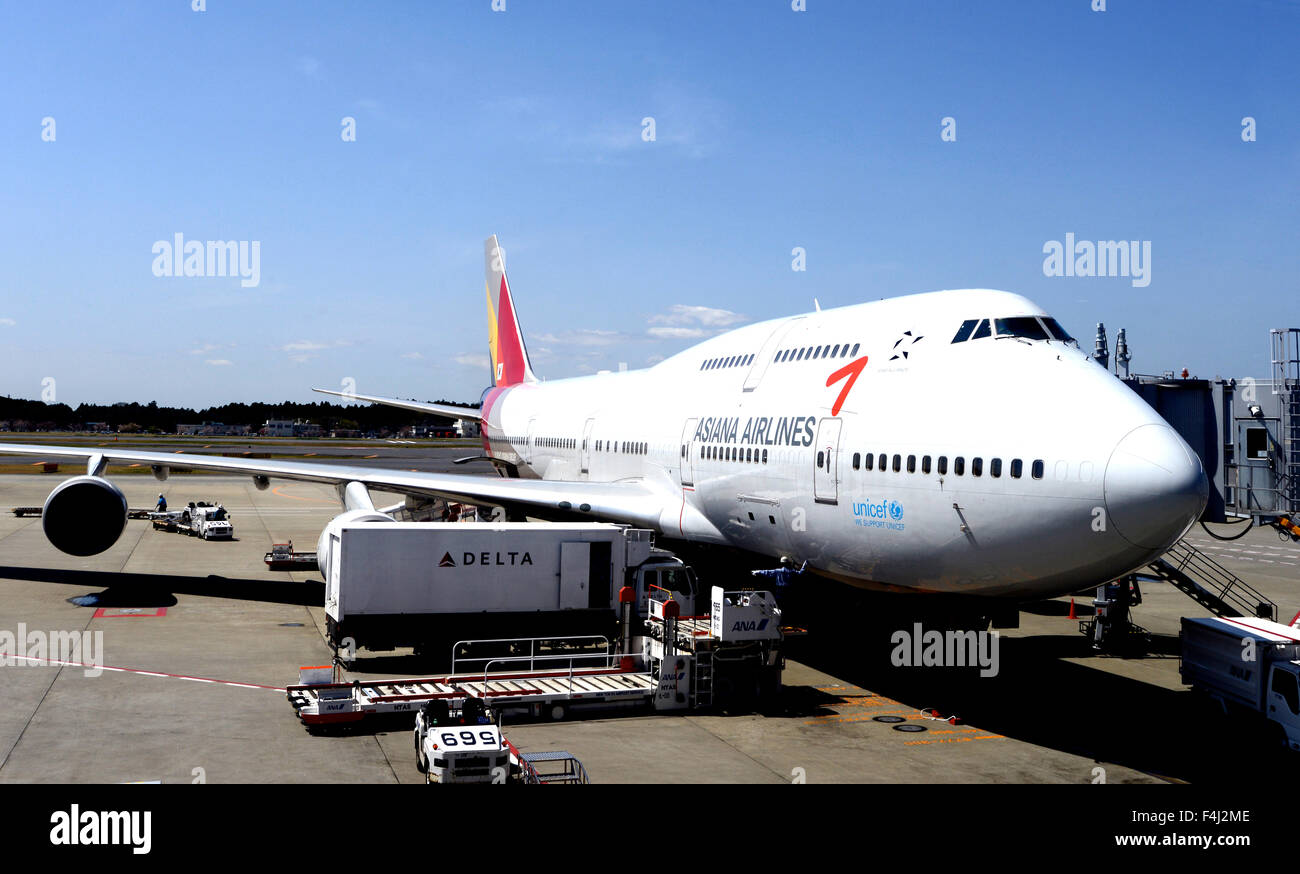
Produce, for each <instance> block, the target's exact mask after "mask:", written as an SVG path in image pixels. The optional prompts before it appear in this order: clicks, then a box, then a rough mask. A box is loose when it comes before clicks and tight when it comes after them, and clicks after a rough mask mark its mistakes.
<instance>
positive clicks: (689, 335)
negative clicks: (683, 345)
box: [646, 325, 712, 340]
mask: <svg viewBox="0 0 1300 874" xmlns="http://www.w3.org/2000/svg"><path fill="white" fill-rule="evenodd" d="M646 333H647V334H649V335H650V336H651V337H655V338H657V339H660V340H700V339H703V338H704V337H707V336H709V334H710V333H712V332H711V331H706V330H704V329H703V328H685V327H674V326H670V325H656V326H655V327H653V328H649V329H647V330H646Z"/></svg>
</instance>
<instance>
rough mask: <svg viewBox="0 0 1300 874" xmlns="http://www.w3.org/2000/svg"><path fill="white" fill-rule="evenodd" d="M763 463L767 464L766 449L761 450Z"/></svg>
mask: <svg viewBox="0 0 1300 874" xmlns="http://www.w3.org/2000/svg"><path fill="white" fill-rule="evenodd" d="M763 463H764V464H767V450H766V449H764V450H763Z"/></svg>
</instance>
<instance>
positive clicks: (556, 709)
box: [547, 704, 565, 722]
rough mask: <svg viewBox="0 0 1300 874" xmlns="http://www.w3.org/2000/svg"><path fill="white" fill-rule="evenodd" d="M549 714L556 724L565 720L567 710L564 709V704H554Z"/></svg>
mask: <svg viewBox="0 0 1300 874" xmlns="http://www.w3.org/2000/svg"><path fill="white" fill-rule="evenodd" d="M547 714H548V715H549V716H550V717H551V719H552V720H553V721H555V722H559V721H560V720H561V719H563V718H564V716H565V708H564V705H563V704H552V705H551V709H550V710H549V711H547Z"/></svg>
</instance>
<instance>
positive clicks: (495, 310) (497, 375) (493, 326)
mask: <svg viewBox="0 0 1300 874" xmlns="http://www.w3.org/2000/svg"><path fill="white" fill-rule="evenodd" d="M483 259H484V268H485V271H486V273H487V284H486V290H487V310H488V352H489V355H490V357H491V361H492V384H493V385H495V386H498V387H503V386H509V385H518V384H519V383H521V382H528V383H534V382H537V377H536V376H534V375H533V368H532V365H531V364H529V361H528V349H527V347H525V346H524V332H523V329H522V328H520V326H519V317H518V315H517V314H516V312H515V302H514V297H513V296H512V295H511V292H510V282H509V281H508V280H507V279H506V263H505V250H503V249H502V248H501V246H500V245H499V244H498V243H497V236H496V234H493V235H492V236H490V237H488V238H487V241H486V243H485V244H484V253H483Z"/></svg>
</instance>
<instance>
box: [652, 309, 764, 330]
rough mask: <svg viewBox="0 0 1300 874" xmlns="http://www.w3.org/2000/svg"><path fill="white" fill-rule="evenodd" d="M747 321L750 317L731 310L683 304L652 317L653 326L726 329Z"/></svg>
mask: <svg viewBox="0 0 1300 874" xmlns="http://www.w3.org/2000/svg"><path fill="white" fill-rule="evenodd" d="M747 321H749V317H748V316H744V315H741V314H740V313H733V312H732V311H731V310H723V309H718V308H716V307H704V306H691V305H689V304H682V303H675V304H673V305H672V306H670V307H669V308H668V312H666V313H660V314H658V315H655V316H651V317H650V324H652V325H703V326H704V327H709V328H726V327H730V326H731V325H737V324H740V323H742V322H747Z"/></svg>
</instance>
